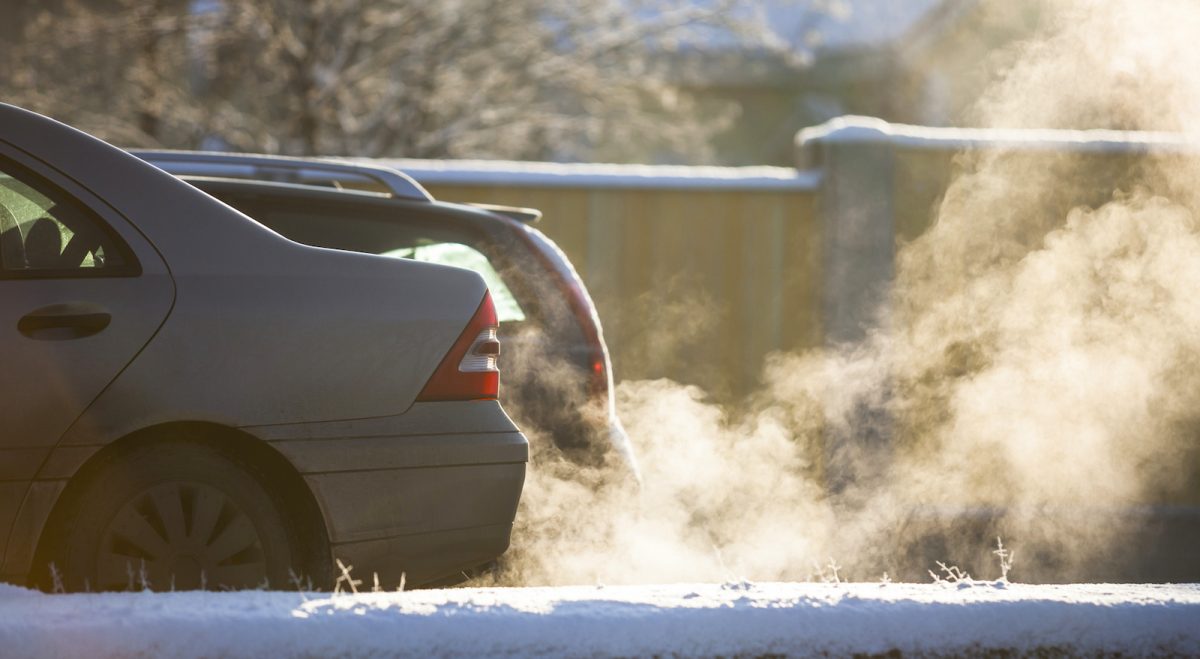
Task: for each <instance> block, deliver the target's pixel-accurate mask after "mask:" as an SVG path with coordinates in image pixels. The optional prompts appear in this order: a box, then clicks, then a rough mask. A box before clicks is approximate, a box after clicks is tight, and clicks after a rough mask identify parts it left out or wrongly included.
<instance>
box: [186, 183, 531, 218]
mask: <svg viewBox="0 0 1200 659" xmlns="http://www.w3.org/2000/svg"><path fill="white" fill-rule="evenodd" d="M179 178H180V179H182V180H184V181H186V182H188V183H190V184H192V185H194V186H195V187H198V188H200V189H202V190H205V191H212V192H214V193H218V194H220V193H231V194H243V195H247V194H254V195H260V196H261V195H269V196H272V197H275V198H277V199H283V198H286V199H303V200H308V201H324V202H330V203H334V204H345V203H355V202H368V203H371V202H374V203H384V204H401V205H405V206H409V205H410V204H412V203H413V202H416V203H417V204H419V205H420V206H423V207H426V208H430V209H437V210H439V211H443V212H449V213H456V214H459V215H462V216H464V217H467V216H469V217H470V218H472V219H475V220H483V221H493V222H494V221H502V222H517V223H520V224H531V223H533V222H536V221H538V220H539V219H541V217H542V212H541V211H539V210H537V209H534V208H520V207H515V206H498V205H495V204H473V203H466V204H460V203H453V202H443V201H437V200H436V199H432V198H430V199H429V200H427V201H421V200H413V199H405V198H396V197H394V196H392V195H389V194H386V193H381V192H374V191H367V190H355V189H345V188H331V187H326V186H320V185H312V184H303V183H287V182H280V181H262V180H251V179H244V178H225V177H219V176H179Z"/></svg>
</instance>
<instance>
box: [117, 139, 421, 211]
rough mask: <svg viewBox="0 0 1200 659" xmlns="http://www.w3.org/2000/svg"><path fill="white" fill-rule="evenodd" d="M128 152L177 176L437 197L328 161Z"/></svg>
mask: <svg viewBox="0 0 1200 659" xmlns="http://www.w3.org/2000/svg"><path fill="white" fill-rule="evenodd" d="M129 152H130V153H131V154H133V155H135V156H137V157H138V158H141V159H142V160H145V161H147V162H149V163H151V164H153V165H155V166H156V167H158V168H160V169H163V170H166V171H167V172H169V173H171V174H175V175H176V176H213V177H219V178H236V179H249V180H273V181H282V182H291V183H304V184H309V185H323V186H332V187H337V188H339V189H347V188H349V189H360V190H368V191H372V192H381V193H385V194H389V195H391V196H394V197H398V198H402V199H412V200H417V201H427V202H428V201H433V196H432V195H430V194H429V192H428V191H427V190H425V188H423V187H421V184H420V183H417V182H416V180H414V179H413V178H412V177H411V176H408V175H407V174H405V173H403V172H400V171H397V170H395V169H391V168H388V167H381V166H378V165H369V164H363V163H357V162H350V161H346V160H333V159H328V158H293V157H289V156H274V155H264V154H253V153H225V152H213V151H175V150H166V149H163V150H150V149H131V150H130V151H129Z"/></svg>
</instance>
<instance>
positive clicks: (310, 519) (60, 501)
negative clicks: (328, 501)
mask: <svg viewBox="0 0 1200 659" xmlns="http://www.w3.org/2000/svg"><path fill="white" fill-rule="evenodd" d="M163 442H190V443H195V444H201V445H204V446H207V447H209V448H211V449H213V450H214V451H216V452H217V453H219V454H220V455H222V456H225V457H226V458H228V459H230V460H232V461H234V462H236V463H238V464H239V465H241V466H244V467H247V468H248V469H249V471H250V472H251V475H252V476H253V477H254V478H256V479H258V480H259V481H260V482H261V483H262V485H263V486H264V487H265V488H266V489H267V490H268V491H269V492H272V493H273V494H277V497H276V498H277V500H278V501H279V502H280V503H281V504H282V505H283V507H284V509H285V510H284V514H286V515H287V516H288V519H289V522H291V523H293V524H296V525H298V527H299V533H300V535H301V538H302V541H303V546H304V548H305V551H306V556H305V558H306V563H308V564H310V565H324V564H326V563H328V564H332V552H331V549H330V540H329V530H328V528H327V525H326V521H325V514H324V511H323V510H322V508H321V506H320V504H319V503H318V501H317V498H316V496H315V495H314V493H313V491H312V489H311V488H310V487H309V486H308V484H307V483H306V482H305V481H304V478H303V477H302V476H301V475H300V472H299V471H297V469H296V468H295V466H294V465H293V464H292V463H291V461H289V460H288V459H287V457H286V456H284V455H283V454H282V453H280V452H279V451H278V450H276V449H275V448H274V447H273V446H271V445H270V444H269V443H268V442H266V441H263V440H262V439H260V438H258V437H256V436H254V435H252V434H250V433H248V432H245V431H244V430H241V429H238V428H233V427H230V426H226V425H222V424H218V423H212V422H204V421H178V422H170V423H163V424H159V425H155V426H150V427H147V428H142V429H140V430H136V431H134V432H131V433H129V434H127V435H125V436H123V437H121V438H119V439H116V440H114V441H112V442H110V443H109V444H107V445H105V446H104V448H102V449H100V450H99V451H97V452H96V453H95V454H94V455H92V456H91V457H89V458H88V459H87V460H86V461H85V462H84V463H83V464H82V465H81V466H80V467H79V469H78V470H76V471H75V473H74V474H73V475H72V476H71V478H70V479H69V480H68V481H67V485H66V487H65V489H63V491H62V493H61V494H60V495H59V496H58V498H57V500H56V501H55V503H54V507H53V508H52V509H51V512H50V514H49V516H48V517H47V518H46V523H45V524H44V525H43V526H42V530H41V533H40V534H39V535H38V539H37V544H36V548H35V550H34V554H33V562H32V564H31V565H30V571H29V579H28V581H29V585H31V586H35V587H42V588H46V587H48V586H49V585H50V584H49V583H48V582H47V581H46V580H47V579H49V573H48V571H47V570H45V569H43V567H44V566H46V565H47V564H48V563H49V561H50V556H52V555H53V552H54V549H55V547H56V543H59V542H61V536H62V533H63V525H64V523H65V521H66V520H68V519H69V518H70V513H71V511H72V509H73V507H74V506H75V505H76V504H77V503H78V501H79V499H80V497H81V496H82V495H83V494H84V493H85V492H86V491H87V487H88V485H89V483H90V481H91V480H92V479H93V478H94V477H95V475H96V474H97V473H98V472H99V471H100V470H102V469H103V468H104V467H105V466H107V465H109V464H112V463H114V462H116V461H119V460H121V459H122V458H123V457H124V456H126V455H128V454H129V453H131V452H133V451H135V450H137V449H140V448H143V447H145V446H148V445H152V444H157V443H163ZM327 569H330V570H331V569H332V568H331V567H330V568H327ZM43 573H44V574H43ZM310 576H311V577H312V578H313V580H314V585H316V586H317V587H325V586H326V585H327V584H324V583H323V582H324V581H326V580H327V577H328V576H329V575H325V574H316V575H310Z"/></svg>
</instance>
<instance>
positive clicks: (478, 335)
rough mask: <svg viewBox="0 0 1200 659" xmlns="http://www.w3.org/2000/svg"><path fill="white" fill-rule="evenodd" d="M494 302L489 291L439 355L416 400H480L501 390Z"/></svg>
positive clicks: (490, 396) (491, 396)
mask: <svg viewBox="0 0 1200 659" xmlns="http://www.w3.org/2000/svg"><path fill="white" fill-rule="evenodd" d="M499 325H500V324H499V323H498V322H497V320H496V306H495V305H494V304H492V295H491V293H484V294H483V302H480V303H479V309H478V310H477V311H476V312H475V315H474V316H473V317H472V318H471V322H469V323H467V327H466V329H464V330H463V332H462V334H460V335H459V337H458V340H457V341H455V342H454V345H453V346H451V347H450V352H448V353H446V356H445V357H443V358H442V363H441V364H438V367H437V370H435V371H434V372H433V375H431V376H430V377H429V382H426V383H425V388H424V389H422V390H421V393H420V394H419V395H418V396H417V400H418V401H419V402H430V401H439V400H442V401H444V400H480V399H487V398H496V396H497V394H498V393H499V390H500V369H499V367H498V364H497V358H498V357H499V356H500V339H499V338H497V335H496V332H497V330H498V328H499Z"/></svg>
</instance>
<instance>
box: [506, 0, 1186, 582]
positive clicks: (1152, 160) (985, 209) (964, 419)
mask: <svg viewBox="0 0 1200 659" xmlns="http://www.w3.org/2000/svg"><path fill="white" fill-rule="evenodd" d="M1046 13H1047V14H1048V16H1047V17H1046V24H1045V26H1044V29H1043V31H1042V33H1041V34H1039V36H1038V37H1037V38H1035V39H1033V40H1031V41H1029V42H1027V43H1023V44H1020V45H1019V46H1017V47H1016V48H1015V49H1014V50H1013V52H1011V53H1010V54H1009V55H1010V57H1006V58H1004V61H1007V62H1009V65H1008V68H1007V69H1006V70H1005V71H1003V72H1002V73H1000V74H999V75H998V76H997V81H996V82H995V84H994V85H992V86H991V88H990V89H989V90H988V92H987V93H986V94H985V95H984V96H983V98H982V100H981V101H980V102H979V104H978V106H977V107H976V108H975V116H976V117H977V119H978V121H979V123H980V124H981V125H983V126H987V127H994V128H1030V127H1035V128H1084V129H1087V128H1105V129H1122V130H1161V131H1172V132H1177V133H1182V134H1184V135H1185V136H1187V137H1189V138H1191V137H1197V138H1200V135H1197V133H1200V122H1197V121H1196V120H1195V118H1197V117H1200V49H1197V48H1196V47H1195V45H1194V42H1195V39H1196V36H1195V35H1197V34H1200V5H1197V4H1196V3H1193V2H1186V1H1177V2H1161V3H1144V2H1137V1H1134V0H1119V1H1113V2H1090V1H1080V2H1060V3H1057V4H1056V5H1055V6H1054V8H1053V9H1052V10H1047V11H1046ZM1198 164H1200V158H1196V157H1184V156H1178V155H1174V156H1173V155H1169V154H1167V155H1142V156H1137V157H1125V158H1116V159H1114V158H1108V157H1105V156H1103V155H1102V154H1101V155H1096V154H1087V153H1065V152H1064V153H1060V154H1048V153H1046V152H1044V151H1042V152H1038V153H1036V154H1031V153H1022V152H1014V151H1006V150H995V149H994V150H979V151H973V152H971V153H968V154H962V155H961V156H959V158H958V160H957V162H956V171H955V175H954V177H953V179H952V181H951V182H950V185H949V187H948V188H947V190H946V192H945V194H944V196H943V198H942V200H941V202H940V204H939V205H938V207H937V208H936V210H935V218H934V221H933V223H932V225H931V226H930V227H929V229H928V230H926V231H925V232H924V233H923V234H922V235H921V236H920V237H919V238H917V239H915V240H913V241H912V242H910V243H908V244H904V245H902V246H900V248H899V249H898V252H897V257H896V274H895V279H894V282H893V286H892V288H891V290H890V292H889V294H888V295H887V299H886V302H885V304H884V305H883V307H882V308H881V309H880V310H879V312H878V314H877V315H876V323H875V324H874V326H873V327H872V328H871V330H870V331H869V332H868V333H867V338H865V339H864V340H862V341H860V342H858V343H855V344H849V345H838V346H831V347H827V348H823V349H819V350H813V351H809V352H805V353H802V354H780V355H775V356H773V357H772V358H770V359H769V360H768V363H767V364H766V367H765V370H764V376H763V381H764V385H763V387H762V389H761V391H759V392H758V393H756V394H755V395H753V396H751V397H750V398H749V399H747V400H746V401H744V402H743V403H742V404H740V405H737V406H719V405H716V404H713V403H711V402H709V401H708V400H707V398H706V396H705V394H704V392H703V391H701V390H699V389H698V388H696V387H690V386H684V385H680V384H677V383H673V382H669V381H665V380H656V381H635V382H624V383H621V384H620V385H619V386H618V388H617V392H616V395H617V404H618V409H619V410H620V413H621V416H622V418H623V420H624V422H625V424H626V427H627V429H628V431H629V434H630V436H631V438H632V439H633V441H634V443H635V446H636V450H637V452H638V459H639V462H640V465H641V469H642V486H641V488H640V490H639V489H636V488H632V487H628V486H622V485H620V484H614V483H613V482H612V479H609V478H606V473H605V468H604V467H603V466H596V467H584V468H581V467H579V466H577V465H576V464H574V463H569V462H566V461H564V460H562V459H561V456H557V455H555V454H554V453H553V452H552V451H547V450H540V451H539V452H538V453H537V455H535V460H534V463H533V464H532V465H531V471H530V474H529V477H528V481H527V484H526V491H525V497H524V501H523V507H522V510H521V512H520V514H519V516H518V522H517V523H518V528H517V530H516V532H515V535H514V541H513V549H512V550H510V554H509V556H508V557H507V559H506V563H505V564H504V565H503V566H502V569H501V570H500V571H499V572H498V573H497V574H496V575H495V576H494V577H493V578H494V579H495V580H497V581H498V582H499V583H501V584H510V585H544V584H571V583H576V584H578V583H583V584H591V583H597V582H599V583H613V584H615V583H646V582H672V581H693V580H694V581H714V580H725V581H728V580H734V579H740V578H748V579H755V580H797V579H813V578H823V577H824V578H828V574H829V570H828V568H829V566H830V561H831V560H833V561H835V562H836V564H837V565H839V566H840V567H841V572H840V577H839V578H847V577H849V578H853V579H868V580H874V579H878V578H879V577H880V576H881V575H882V574H883V573H884V572H887V573H889V574H890V575H892V576H893V577H895V576H897V575H901V576H910V577H913V578H915V577H919V576H921V575H924V573H925V570H926V569H928V568H931V567H934V565H933V562H932V561H933V560H934V559H941V560H945V561H947V562H951V563H952V562H959V563H962V564H964V565H971V567H972V569H974V570H984V571H983V572H982V573H980V572H978V571H977V572H976V573H975V576H976V577H981V578H989V577H998V576H999V568H998V567H996V566H995V564H994V562H992V561H991V560H990V559H988V553H989V551H990V550H991V549H992V548H993V545H994V542H995V537H994V536H995V535H996V534H997V533H999V534H1002V535H1003V536H1004V538H1005V544H1006V545H1012V546H1014V547H1015V549H1016V551H1017V561H1016V564H1015V567H1014V568H1013V578H1014V579H1017V580H1022V579H1046V580H1062V579H1071V578H1075V577H1076V576H1077V575H1080V574H1094V573H1095V570H1094V569H1093V568H1097V567H1098V566H1100V565H1102V564H1103V561H1104V560H1106V557H1107V556H1108V555H1109V553H1110V552H1111V550H1112V548H1113V547H1114V545H1115V544H1116V543H1120V542H1123V541H1124V539H1126V538H1128V537H1129V534H1130V533H1137V532H1138V530H1139V528H1140V522H1139V521H1138V519H1137V518H1136V516H1133V517H1130V516H1128V515H1124V514H1117V515H1116V516H1115V517H1114V516H1112V515H1111V514H1110V513H1112V511H1128V510H1141V509H1143V507H1145V506H1149V505H1158V504H1163V503H1182V502H1186V501H1189V497H1190V501H1191V502H1193V503H1194V502H1196V501H1197V499H1200V481H1198V480H1197V473H1198V472H1200V441H1198V439H1197V438H1198V437H1200V435H1198V434H1197V433H1196V429H1197V427H1200V425H1198V424H1197V423H1196V421H1197V419H1198V418H1200V223H1198V220H1197V215H1196V213H1197V210H1198V209H1200V204H1198V202H1200V171H1198V169H1197V165H1198ZM672 312H673V313H677V312H678V309H674V310H673V311H672ZM667 326H669V325H665V324H659V323H655V322H654V319H653V318H652V317H651V318H648V319H647V325H646V327H647V331H648V332H653V331H655V328H662V327H667ZM663 340H664V341H665V340H668V339H663ZM617 366H618V368H619V367H620V364H619V363H618V364H617ZM526 430H527V431H528V432H529V433H530V435H531V440H532V441H533V442H534V443H538V437H537V434H538V433H537V429H531V428H527V429H526ZM543 444H544V443H543ZM598 464H601V463H598ZM964 519H965V520H967V521H966V522H965V523H964V521H963V520H964ZM979 557H982V560H976V559H977V558H979ZM984 560H986V561H987V562H984ZM973 561H974V562H973ZM1023 562H1024V565H1023V564H1022V563H1023ZM1089 569H1091V570H1092V571H1091V572H1089ZM993 572H994V574H993Z"/></svg>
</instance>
